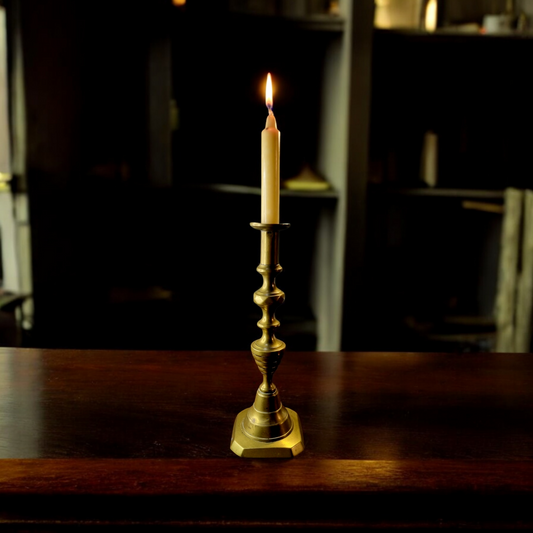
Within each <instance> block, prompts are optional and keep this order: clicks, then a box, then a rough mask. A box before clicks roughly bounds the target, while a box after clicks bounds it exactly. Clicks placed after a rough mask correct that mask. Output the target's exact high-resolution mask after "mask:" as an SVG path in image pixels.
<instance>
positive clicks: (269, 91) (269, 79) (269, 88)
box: [265, 72, 274, 113]
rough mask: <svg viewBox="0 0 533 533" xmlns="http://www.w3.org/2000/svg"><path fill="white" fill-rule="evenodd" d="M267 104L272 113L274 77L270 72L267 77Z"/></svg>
mask: <svg viewBox="0 0 533 533" xmlns="http://www.w3.org/2000/svg"><path fill="white" fill-rule="evenodd" d="M265 102H266V106H267V107H268V111H269V112H270V113H271V112H272V107H273V106H274V100H273V99H272V76H271V75H270V72H269V73H268V76H267V82H266V91H265Z"/></svg>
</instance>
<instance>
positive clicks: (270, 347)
mask: <svg viewBox="0 0 533 533" xmlns="http://www.w3.org/2000/svg"><path fill="white" fill-rule="evenodd" d="M251 226H252V227H253V228H255V229H257V230H260V231H261V258H260V261H261V262H260V264H259V266H258V267H257V271H258V272H259V273H260V274H261V276H263V285H262V286H261V288H260V289H258V290H257V291H255V293H254V302H255V303H256V304H257V305H258V306H259V307H260V308H261V310H262V311H263V316H262V318H261V320H259V322H258V323H257V325H258V327H259V328H260V329H261V331H262V335H261V338H260V339H257V340H256V341H254V342H253V343H252V346H251V350H252V355H253V357H254V360H255V362H256V364H257V366H258V368H259V371H260V372H261V374H263V382H262V383H261V385H260V386H259V388H258V390H257V393H256V396H255V401H254V403H253V405H252V406H251V407H249V408H248V409H245V410H244V411H242V412H241V413H239V414H238V415H237V418H236V419H235V424H234V426H233V434H232V436H231V450H232V451H233V452H235V453H236V454H237V455H239V456H241V457H256V458H258V457H294V456H295V455H298V454H299V453H300V452H301V451H303V449H304V444H303V435H302V432H301V428H300V420H299V418H298V415H297V414H296V413H295V412H294V411H292V410H291V409H287V408H286V407H284V406H283V404H282V402H281V399H280V397H279V393H278V390H277V389H276V386H275V385H274V383H273V382H272V379H273V376H274V372H275V371H276V369H277V368H278V366H279V364H280V362H281V359H282V357H283V353H284V351H285V343H284V342H283V341H281V340H279V339H277V338H276V336H275V334H274V330H275V328H277V327H279V321H278V320H277V319H276V314H275V312H276V309H277V308H278V307H279V306H280V305H281V304H282V303H283V302H284V301H285V293H284V292H283V291H282V290H281V289H279V288H278V287H277V286H276V276H277V275H278V274H279V273H280V272H281V271H282V270H283V269H282V268H281V265H280V264H279V233H280V231H282V230H284V229H287V228H288V227H289V224H259V223H256V222H253V223H252V224H251Z"/></svg>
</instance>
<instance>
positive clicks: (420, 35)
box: [374, 29, 533, 42]
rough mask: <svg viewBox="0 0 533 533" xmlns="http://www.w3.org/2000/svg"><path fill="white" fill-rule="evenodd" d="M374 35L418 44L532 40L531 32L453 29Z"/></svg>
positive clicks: (389, 32) (382, 32)
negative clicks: (486, 31) (417, 42)
mask: <svg viewBox="0 0 533 533" xmlns="http://www.w3.org/2000/svg"><path fill="white" fill-rule="evenodd" d="M374 35H375V36H376V37H378V38H382V37H384V38H391V39H395V38H399V39H404V40H408V41H413V42H414V41H419V42H446V41H448V42H465V41H469V42H471V41H478V42H482V41H487V42H488V41H493V40H506V41H531V40H533V32H522V33H518V32H515V33H490V34H484V33H475V32H466V31H460V30H453V29H449V30H447V29H441V30H436V31H434V32H428V31H423V30H409V29H405V30H404V29H391V30H384V29H375V30H374Z"/></svg>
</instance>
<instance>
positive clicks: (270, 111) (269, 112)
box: [268, 105, 273, 115]
mask: <svg viewBox="0 0 533 533" xmlns="http://www.w3.org/2000/svg"><path fill="white" fill-rule="evenodd" d="M268 114H269V115H272V114H273V113H272V106H270V105H269V106H268Z"/></svg>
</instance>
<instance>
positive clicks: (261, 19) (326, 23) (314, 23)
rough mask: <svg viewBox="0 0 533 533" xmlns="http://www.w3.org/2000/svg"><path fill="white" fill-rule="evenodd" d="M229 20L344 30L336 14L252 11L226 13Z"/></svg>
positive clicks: (278, 26) (247, 23) (296, 27)
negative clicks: (261, 12)
mask: <svg viewBox="0 0 533 533" xmlns="http://www.w3.org/2000/svg"><path fill="white" fill-rule="evenodd" d="M228 19H229V21H230V22H234V23H238V24H246V25H249V24H258V25H262V24H268V25H269V26H270V27H271V26H272V25H273V24H274V25H275V26H276V27H277V28H278V29H291V30H307V31H320V32H333V33H339V32H342V31H344V18H343V17H340V16H336V15H327V14H321V13H317V14H315V15H306V16H304V17H285V16H280V15H260V14H253V13H236V12H230V13H228Z"/></svg>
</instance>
